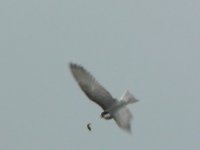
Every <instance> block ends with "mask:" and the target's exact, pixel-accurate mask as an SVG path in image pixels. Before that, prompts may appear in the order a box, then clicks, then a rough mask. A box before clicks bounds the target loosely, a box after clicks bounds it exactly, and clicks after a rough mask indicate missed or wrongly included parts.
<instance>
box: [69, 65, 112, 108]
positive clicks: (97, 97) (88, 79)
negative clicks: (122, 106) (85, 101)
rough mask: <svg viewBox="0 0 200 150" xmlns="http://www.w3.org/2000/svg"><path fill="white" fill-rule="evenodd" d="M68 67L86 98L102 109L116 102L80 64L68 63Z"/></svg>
mask: <svg viewBox="0 0 200 150" xmlns="http://www.w3.org/2000/svg"><path fill="white" fill-rule="evenodd" d="M70 69H71V72H72V74H73V76H74V78H75V79H76V81H77V82H78V84H79V86H80V88H81V89H82V90H83V91H84V92H85V94H86V95H87V96H88V98H89V99H91V100H92V101H93V102H95V103H97V104H98V105H100V106H101V107H102V108H103V109H104V110H105V109H108V108H109V107H110V106H112V105H113V103H115V102H116V100H115V99H113V97H112V96H111V94H110V93H109V92H108V91H107V90H106V89H105V88H104V87H103V86H101V85H100V84H99V83H98V81H96V80H95V78H94V77H93V76H92V75H91V74H90V73H89V72H88V71H87V70H85V69H84V68H83V67H82V66H80V65H76V64H73V63H70Z"/></svg>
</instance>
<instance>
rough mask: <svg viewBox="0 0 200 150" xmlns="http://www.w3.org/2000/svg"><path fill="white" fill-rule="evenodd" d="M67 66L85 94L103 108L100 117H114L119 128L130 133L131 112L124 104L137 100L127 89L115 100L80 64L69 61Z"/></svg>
mask: <svg viewBox="0 0 200 150" xmlns="http://www.w3.org/2000/svg"><path fill="white" fill-rule="evenodd" d="M69 67H70V70H71V72H72V75H73V76H74V78H75V80H76V81H77V83H78V85H79V86H80V88H81V89H82V91H83V92H84V93H85V94H86V96H87V97H88V98H89V99H90V100H92V101H93V102H95V103H96V104H98V105H99V106H100V107H101V108H102V109H103V112H102V113H101V117H102V118H104V119H106V120H109V119H114V120H115V122H116V123H117V125H118V126H119V127H120V128H121V129H123V130H125V131H127V132H129V133H130V132H131V120H132V114H131V112H130V111H129V109H128V108H127V107H126V106H127V105H128V104H132V103H135V102H137V101H138V100H137V99H136V98H135V97H134V96H133V95H132V94H131V93H130V92H129V91H128V90H126V91H125V93H124V94H123V95H122V97H121V98H120V100H117V99H116V98H113V97H112V95H111V94H110V93H109V92H108V91H107V90H106V89H105V88H104V87H103V86H102V85H101V84H100V83H99V82H98V81H97V80H96V79H95V78H94V77H93V76H92V75H91V74H90V73H89V72H88V71H87V70H86V69H85V68H83V67H82V66H81V65H77V64H75V63H70V64H69ZM88 126H89V127H90V125H88ZM88 129H89V128H88Z"/></svg>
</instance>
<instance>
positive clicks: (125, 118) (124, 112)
mask: <svg viewBox="0 0 200 150" xmlns="http://www.w3.org/2000/svg"><path fill="white" fill-rule="evenodd" d="M113 118H114V120H115V122H116V123H117V125H118V126H119V127H120V128H121V129H123V130H125V131H127V132H129V133H131V120H132V118H133V117H132V114H131V112H130V111H129V109H128V108H127V107H123V108H120V109H119V110H117V111H116V112H115V113H114V114H113Z"/></svg>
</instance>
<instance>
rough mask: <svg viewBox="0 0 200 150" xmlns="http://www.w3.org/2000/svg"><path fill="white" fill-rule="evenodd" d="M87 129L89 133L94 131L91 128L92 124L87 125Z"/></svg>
mask: <svg viewBox="0 0 200 150" xmlns="http://www.w3.org/2000/svg"><path fill="white" fill-rule="evenodd" d="M87 128H88V130H89V131H91V130H92V128H91V123H88V124H87Z"/></svg>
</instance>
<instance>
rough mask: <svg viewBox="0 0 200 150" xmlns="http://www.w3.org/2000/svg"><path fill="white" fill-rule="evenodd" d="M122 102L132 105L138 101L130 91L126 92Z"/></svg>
mask: <svg viewBox="0 0 200 150" xmlns="http://www.w3.org/2000/svg"><path fill="white" fill-rule="evenodd" d="M120 100H121V101H122V102H125V104H132V103H135V102H138V100H137V99H136V98H135V97H134V96H133V95H132V94H131V93H130V92H129V91H128V90H126V91H125V92H124V94H123V95H122V97H121V98H120Z"/></svg>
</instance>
